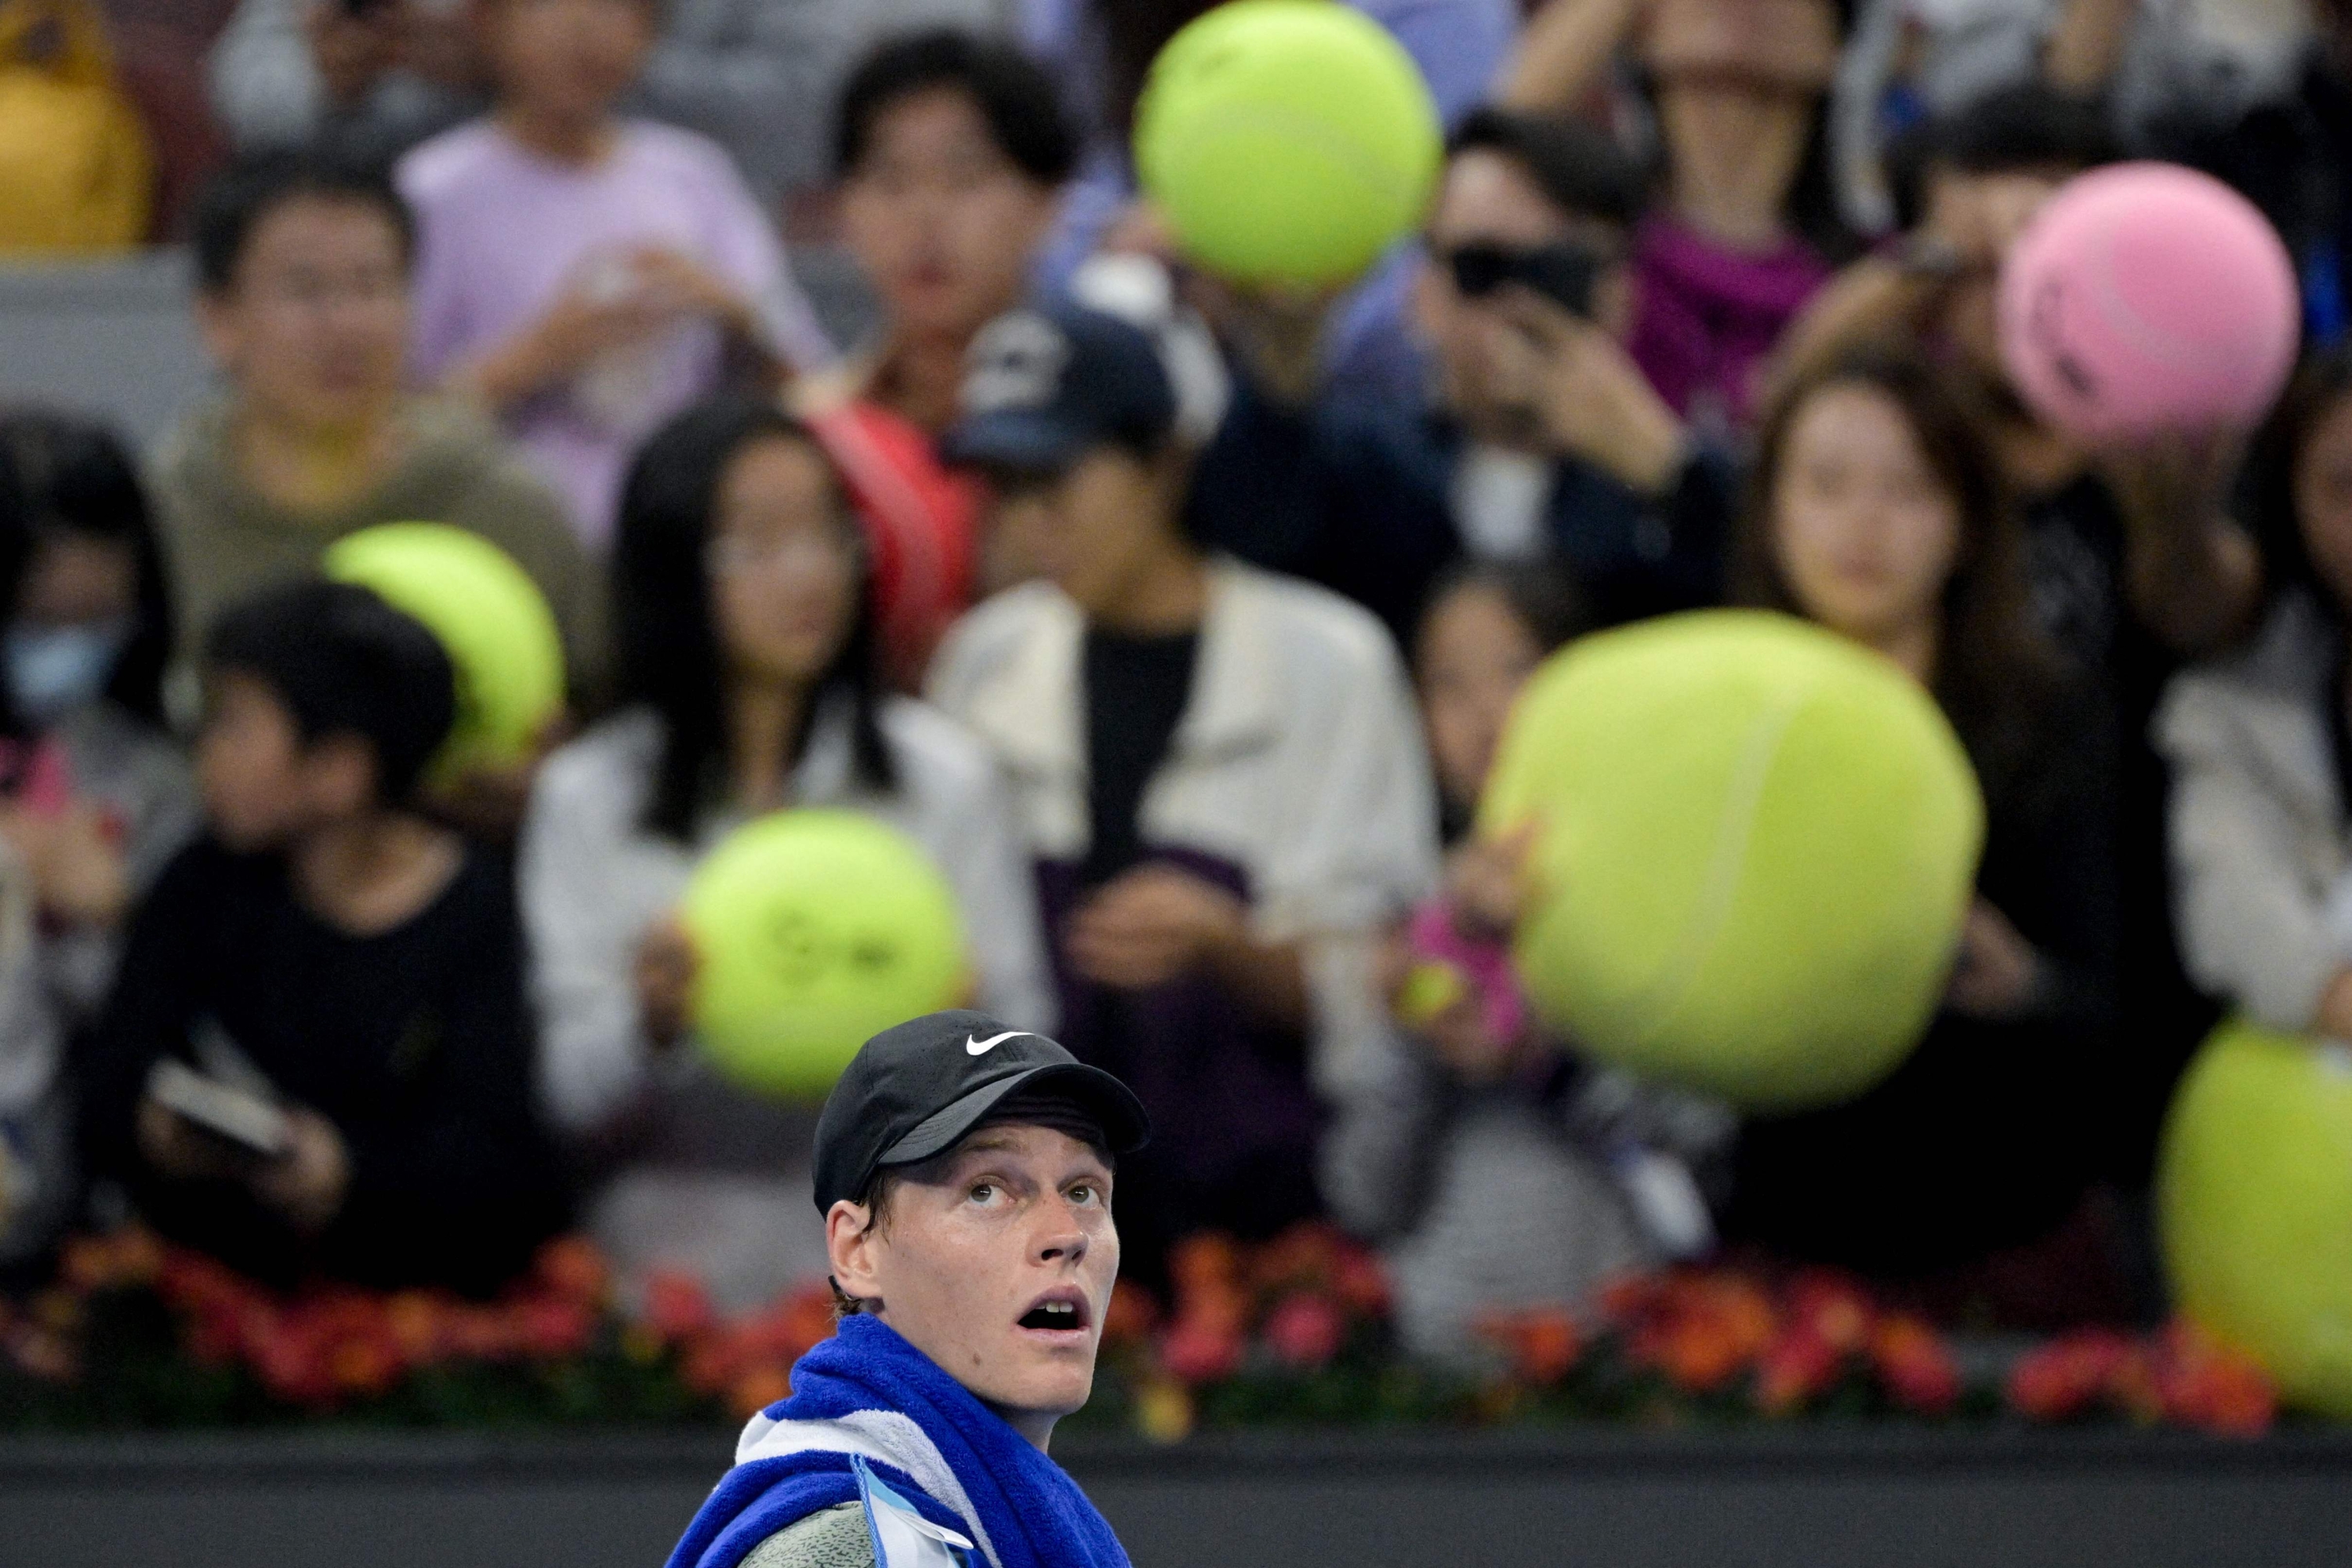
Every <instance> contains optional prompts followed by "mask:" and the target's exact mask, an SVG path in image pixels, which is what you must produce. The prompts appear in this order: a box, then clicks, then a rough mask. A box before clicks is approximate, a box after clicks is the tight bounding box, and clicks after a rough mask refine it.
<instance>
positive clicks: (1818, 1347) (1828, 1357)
mask: <svg viewBox="0 0 2352 1568" xmlns="http://www.w3.org/2000/svg"><path fill="white" fill-rule="evenodd" d="M1845 1354H1846V1352H1844V1351H1843V1349H1841V1348H1840V1347H1839V1346H1837V1345H1835V1344H1832V1342H1830V1341H1829V1340H1828V1339H1826V1338H1824V1337H1823V1336H1822V1333H1821V1332H1820V1331H1818V1330H1817V1329H1815V1328H1813V1327H1812V1326H1811V1325H1800V1326H1799V1327H1797V1328H1794V1329H1791V1330H1790V1331H1789V1332H1787V1333H1785V1334H1782V1335H1781V1336H1780V1340H1779V1341H1778V1342H1775V1343H1774V1345H1773V1346H1772V1348H1771V1349H1770V1350H1769V1351H1766V1352H1764V1359H1763V1361H1762V1362H1761V1363H1759V1364H1758V1366H1757V1368H1756V1407H1757V1408H1758V1409H1759V1410H1760V1411H1762V1412H1763V1413H1764V1414H1765V1415H1790V1414H1792V1413H1794V1412H1795V1411H1798V1410H1801V1409H1802V1408H1803V1407H1804V1406H1806V1405H1810V1404H1811V1403H1812V1402H1813V1401H1814V1400H1816V1399H1818V1398H1820V1397H1821V1396H1822V1394H1825V1393H1827V1392H1828V1390H1829V1387H1830V1385H1831V1384H1833V1383H1835V1382H1836V1381H1837V1377H1838V1372H1839V1369H1840V1368H1841V1367H1843V1365H1844V1364H1845Z"/></svg>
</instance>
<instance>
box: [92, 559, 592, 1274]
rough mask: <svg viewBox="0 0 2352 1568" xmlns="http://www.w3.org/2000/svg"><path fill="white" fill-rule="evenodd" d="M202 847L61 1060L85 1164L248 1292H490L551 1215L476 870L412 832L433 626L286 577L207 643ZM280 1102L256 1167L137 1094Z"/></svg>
mask: <svg viewBox="0 0 2352 1568" xmlns="http://www.w3.org/2000/svg"><path fill="white" fill-rule="evenodd" d="M206 653H207V658H206V679H207V681H208V687H209V689H208V693H207V695H208V704H207V714H206V718H205V728H204V733H203V736H202V739H201V740H200V742H199V743H198V764H197V766H198V773H199V774H200V776H201V778H202V781H203V787H204V797H205V819H206V823H207V826H208V827H209V830H210V831H209V833H208V835H207V836H206V837H205V838H203V839H201V840H200V841H198V842H197V843H196V844H194V845H193V846H191V847H189V848H187V849H186V850H184V851H183V852H182V853H181V855H180V857H179V858H177V859H176V860H174V861H173V863H172V865H171V867H170V868H169V869H167V870H166V871H165V872H164V874H163V879H162V880H161V881H160V882H159V883H157V885H156V888H155V890H154V892H153V893H152V895H150V897H149V898H148V900H147V901H146V903H145V904H144V905H143V906H142V908H141V910H140V911H139V914H138V918H137V920H136V921H135V923H134V924H133V926H132V929H131V940H130V945H129V949H128V952H126V953H125V955H124V959H123V964H122V977H121V983H120V984H119V985H118V986H117V987H116V991H115V997H114V1003H113V1005H112V1007H111V1009H110V1013H109V1015H108V1017H107V1020H106V1024H105V1026H104V1027H103V1029H102V1030H101V1032H100V1037H99V1039H98V1040H97V1042H96V1044H95V1046H94V1047H93V1048H92V1049H91V1051H90V1052H89V1058H88V1059H87V1061H86V1062H85V1063H84V1072H83V1075H82V1077H83V1085H82V1092H83V1102H82V1122H83V1134H84V1142H85V1147H86V1148H87V1150H88V1151H89V1157H90V1159H91V1161H92V1163H93V1164H94V1166H95V1167H96V1169H97V1170H98V1171H100V1172H101V1173H106V1174H110V1175H112V1176H115V1177H117V1178H119V1179H121V1181H123V1182H124V1183H125V1184H126V1185H127V1186H128V1188H129V1189H130V1191H131V1194H132V1196H133V1199H134V1201H135V1202H136V1203H137V1204H138V1205H139V1206H140V1208H141V1209H142V1211H143V1212H144V1213H145V1214H146V1215H147V1216H148V1218H149V1219H150V1220H151V1221H152V1222H153V1223H154V1224H155V1226H157V1228H159V1229H160V1230H162V1231H163V1233H164V1234H165V1235H166V1236H169V1237H174V1238H176V1239H178V1240H180V1241H183V1242H184V1243H187V1244H189V1245H192V1246H195V1247H202V1248H204V1249H205V1250H207V1251H210V1252H212V1253H214V1254H215V1256H217V1257H219V1258H222V1259H223V1260H224V1261H226V1262H227V1263H229V1264H230V1265H231V1266H232V1267H235V1268H239V1269H242V1270H244V1271H246V1272H247V1273H251V1274H253V1275H255V1276H257V1278H262V1279H272V1280H277V1281H280V1282H286V1281H290V1280H292V1279H297V1278H299V1277H302V1276H304V1275H308V1274H313V1273H316V1274H323V1275H325V1276H328V1277H330V1278H333V1279H346V1280H350V1281H352V1282H354V1283H359V1284H368V1285H378V1286H388V1287H389V1286H405V1285H423V1284H448V1285H454V1286H458V1287H462V1288H465V1289H474V1290H487V1289H491V1288H493V1287H495V1286H497V1285H498V1284H499V1283H500V1282H501V1281H502V1280H504V1279H507V1278H508V1277H509V1276H510V1275H511V1274H512V1273H514V1272H515V1271H516V1270H517V1269H518V1268H520V1267H521V1266H522V1265H523V1264H524V1263H526V1262H527V1261H528V1260H529V1258H530V1254H531V1250H532V1248H533V1247H535V1246H536V1245H537V1244H538V1243H539V1242H541V1240H543V1239H545V1238H546V1237H547V1236H548V1235H549V1234H551V1232H552V1231H553V1230H554V1229H555V1228H557V1226H559V1225H560V1223H561V1220H562V1205H561V1201H560V1197H561V1194H560V1189H559V1185H558V1184H557V1182H556V1180H555V1174H554V1165H553V1163H552V1160H551V1155H550V1152H549V1151H548V1150H547V1147H546V1145H545V1143H544V1141H543V1140H542V1138H541V1134H540V1132H539V1131H538V1127H537V1125H536V1123H535V1121H534V1120H533V1117H532V1106H531V1088H530V1081H531V1029H530V1015H529V1012H528V1009H527V1008H526V1006H525V1004H524V1000H523V976H522V931H521V924H520V921H519V920H518V918H517V916H516V912H515V907H514V898H513V893H512V889H511V884H510V882H509V879H508V877H507V875H506V874H505V872H504V870H503V869H502V868H501V867H500V865H499V862H498V861H497V860H495V859H494V858H491V857H488V856H487V855H485V854H484V853H483V852H481V851H479V850H478V849H475V848H472V847H468V845H467V842H466V841H465V840H464V839H463V838H461V837H458V836H457V834H455V833H453V832H450V831H449V830H447V829H445V828H442V827H439V826H435V825H434V824H432V823H430V822H428V821H426V820H425V818H423V817H421V816H417V815H416V814H415V808H414V802H415V796H416V790H417V782H418V779H419V777H420V775H421V774H422V773H423V771H424V769H425V764H426V763H427V762H428V761H430V759H431V758H432V756H433V754H434V753H435V752H436V751H438V750H439V749H440V746H441V744H442V742H443V741H444V740H446V738H447V735H448V732H449V727H450V723H451V720H452V717H453V715H454V713H455V709H456V700H455V694H454V690H453V683H454V677H453V675H452V672H451V670H450V667H449V662H448V659H447V658H446V656H445V655H444V654H443V653H442V651H441V648H440V646H439V645H438V644H437V643H436V642H435V641H434V640H433V637H432V636H431V634H429V633H428V632H426V631H425V628H424V627H422V626H418V625H417V624H416V623H415V622H414V621H412V620H410V619H408V618H407V617H406V616H402V615H400V614H398V613H397V612H395V611H394V610H392V609H390V608H389V607H388V606H386V605H384V604H383V601H382V600H380V599H378V598H376V597H375V596H374V595H373V594H371V593H369V592H368V591H367V590H365V589H363V588H356V587H351V586H347V585H343V584H326V583H315V582H313V583H299V584H290V585H288V586H284V587H279V588H274V589H270V590H268V591H266V592H265V593H263V594H262V595H258V596H257V597H255V598H253V599H249V600H247V601H245V602H244V603H243V604H241V605H237V606H236V607H235V608H233V609H232V610H230V611H229V612H228V613H227V614H226V615H224V616H222V617H221V618H220V620H219V621H218V622H217V623H216V624H215V626H214V627H213V629H212V631H211V633H210V634H209V636H208V637H207V638H206ZM166 1060H176V1061H180V1062H183V1063H184V1064H187V1065H191V1066H193V1067H194V1068H196V1069H198V1070H200V1071H201V1072H203V1073H205V1074H206V1075H208V1076H209V1077H210V1078H211V1079H213V1080H214V1081H215V1083H216V1084H221V1085H231V1086H235V1087H236V1088H237V1089H241V1090H242V1091H243V1092H245V1093H247V1094H248V1095H251V1096H255V1097H257V1098H261V1099H265V1100H269V1101H272V1102H274V1103H276V1104H277V1105H278V1106H279V1107H280V1108H281V1110H282V1114H283V1116H284V1119H285V1127H286V1132H287V1139H286V1147H285V1149H284V1151H283V1152H281V1153H278V1154H277V1155H276V1156H274V1157H271V1156H268V1155H266V1154H262V1153H258V1152H253V1151H250V1150H247V1149H246V1148H244V1147H243V1146H241V1145H237V1144H233V1143H229V1142H226V1141H224V1140H222V1139H219V1138H217V1137H215V1136H214V1135H212V1134H210V1133H209V1132H207V1131H205V1130H204V1129H203V1128H202V1127H201V1126H200V1125H199V1124H197V1123H195V1122H193V1121H190V1120H189V1119H188V1118H187V1117H186V1116H184V1114H182V1113H181V1112H179V1111H176V1110H169V1109H166V1107H165V1105H164V1103H163V1100H160V1099H158V1098H156V1096H155V1094H154V1092H153V1091H152V1090H151V1089H149V1088H148V1086H149V1084H150V1083H151V1076H150V1075H151V1073H152V1071H153V1070H154V1069H155V1068H156V1067H157V1064H158V1063H161V1062H163V1061H166Z"/></svg>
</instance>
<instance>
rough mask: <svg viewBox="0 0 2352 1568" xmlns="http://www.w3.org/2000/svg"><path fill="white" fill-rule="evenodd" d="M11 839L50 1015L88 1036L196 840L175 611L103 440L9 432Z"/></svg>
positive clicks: (69, 430)
mask: <svg viewBox="0 0 2352 1568" xmlns="http://www.w3.org/2000/svg"><path fill="white" fill-rule="evenodd" d="M0 603H4V604H5V605H7V606H8V621H7V631H6V641H5V681H0V836H5V837H7V838H8V840H9V841H10V842H11V843H12V844H14V845H15V846H16V850H17V852H18V853H19V854H20V855H21V856H22V857H23V858H24V862H25V868H26V870H27V871H28V872H29V873H30V874H31V877H32V880H33V888H34V890H35V897H36V902H37V908H38V910H39V916H40V931H41V938H40V948H41V952H42V955H43V968H44V970H45V971H46V973H47V982H48V986H49V989H50V992H51V994H52V997H53V1000H54V1001H55V1002H56V1003H57V1005H58V1006H59V1008H60V1010H61V1014H62V1016H63V1017H64V1019H65V1020H66V1022H67V1024H68V1026H69V1027H72V1026H80V1025H82V1024H85V1023H87V1022H89V1018H90V1016H92V1015H93V1014H95V1013H96V1012H97V1010H98V1008H99V1006H100V1004H101V1003H102V1002H103V1001H104V999H105V995H106V988H107V985H108V984H109V982H110V981H111V980H112V978H113V973H114V957H115V939H116V933H117V931H119V929H120V927H121V922H122V920H123V917H124V916H125V915H126V914H128V913H129V911H130V908H131V903H132V901H133V900H136V899H137V898H138V897H139V896H140V895H141V894H142V893H143V892H144V891H145V890H146V889H147V887H148V885H149V884H150V883H152V881H153V880H154V879H155V878H156V876H157V875H158V874H159V873H160V872H161V871H162V870H163V866H164V864H165V863H166V862H167V861H169V860H170V859H171V858H172V857H173V855H174V854H176V853H178V851H179V848H180V847H181V846H182V845H183V844H184V843H185V842H186V841H187V840H188V838H189V837H191V836H192V835H193V834H194V832H195V828H196V802H195V788H194V781H193V780H192V779H190V777H189V776H188V769H187V764H186V763H185V762H184V760H183V759H182V757H181V755H180V752H179V749H178V748H177V747H176V746H174V745H173V742H172V740H171V738H170V736H169V734H168V733H167V732H166V729H165V721H164V715H163V668H164V665H165V664H166V662H167V661H168V660H169V659H170V658H171V653H172V640H173V618H172V604H171V595H170V590H169V586H168V584H166V583H165V581H164V574H163V558H162V554H161V552H160V551H159V550H158V548H157V545H156V539H155V533H154V530H153V528H152V525H151V524H150V522H149V519H148V511H147V501H146V498H145V496H144V494H143V493H142V490H141V489H140V485H139V479H138V475H137V472H136V470H135V469H134V468H132V466H131V458H130V456H129V454H128V453H126V452H124V451H123V449H122V447H121V446H120V445H119V444H118V443H117V442H116V441H115V439H114V437H112V436H110V435H109V434H107V433H106V432H105V431H104V430H102V429H100V428H99V427H97V426H90V425H85V424H82V423H80V422H79V421H76V420H71V419H66V418H60V417H57V416H49V415H41V414H19V415H13V416H8V417H6V418H0Z"/></svg>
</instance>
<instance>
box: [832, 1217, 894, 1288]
mask: <svg viewBox="0 0 2352 1568" xmlns="http://www.w3.org/2000/svg"><path fill="white" fill-rule="evenodd" d="M876 1217H877V1216H876V1215H875V1214H874V1212H873V1211H872V1210H870V1209H868V1208H867V1207H866V1205H864V1204H857V1203H852V1202H850V1201H849V1200H848V1199H847V1198H843V1199H842V1200H841V1201H840V1202H838V1203H836V1204H835V1205H833V1207H832V1208H831V1209H829V1210H828V1211H826V1214H825V1216H824V1253H825V1259H826V1261H827V1263H828V1264H830V1265H831V1267H832V1270H833V1282H834V1287H835V1289H838V1290H839V1291H840V1292H841V1293H842V1294H843V1295H845V1296H848V1297H851V1298H854V1299H856V1300H861V1301H874V1302H878V1301H879V1300H881V1296H882V1290H881V1283H880V1279H879V1278H878V1276H877V1273H876V1265H877V1261H878V1259H877V1258H876V1256H875V1255H876V1252H877V1250H878V1248H879V1247H881V1246H882V1245H883V1237H882V1231H881V1227H880V1226H877V1224H876V1223H875V1220H876Z"/></svg>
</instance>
